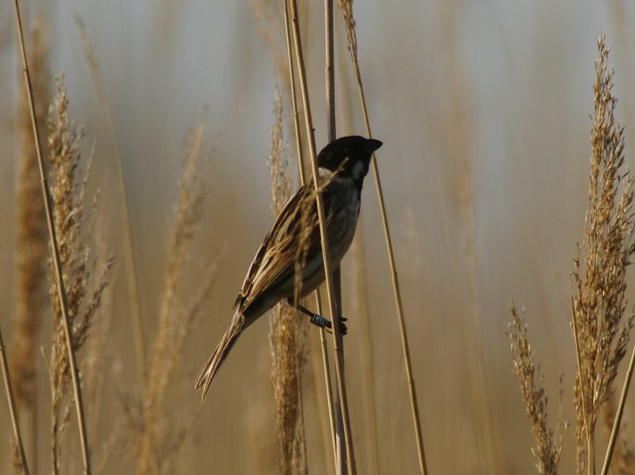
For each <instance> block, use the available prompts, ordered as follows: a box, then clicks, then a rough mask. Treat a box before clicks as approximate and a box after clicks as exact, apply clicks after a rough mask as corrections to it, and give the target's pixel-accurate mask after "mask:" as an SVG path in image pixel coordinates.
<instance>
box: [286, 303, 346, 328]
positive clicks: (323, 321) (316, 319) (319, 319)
mask: <svg viewBox="0 0 635 475" xmlns="http://www.w3.org/2000/svg"><path fill="white" fill-rule="evenodd" d="M287 303H288V304H289V305H291V306H292V307H293V308H295V309H297V310H299V311H300V312H302V313H304V314H305V315H308V316H309V317H311V320H310V321H311V323H312V324H313V325H315V326H318V327H320V328H327V329H328V328H333V324H332V323H331V321H330V320H329V319H328V318H324V317H323V316H322V315H318V314H317V313H313V312H312V311H311V310H309V309H308V308H306V307H304V306H303V305H300V304H296V303H295V302H294V301H293V299H287ZM345 321H346V319H345V318H339V325H340V333H341V334H342V335H346V332H347V328H346V324H345V323H344V322H345Z"/></svg>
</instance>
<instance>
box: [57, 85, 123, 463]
mask: <svg viewBox="0 0 635 475" xmlns="http://www.w3.org/2000/svg"><path fill="white" fill-rule="evenodd" d="M57 91H58V94H57V97H56V98H55V101H54V103H53V105H52V106H51V108H50V112H49V119H48V121H47V125H48V144H49V150H50V155H49V159H50V162H51V167H52V170H51V173H52V179H53V182H52V187H51V197H52V200H53V204H54V208H53V210H54V213H53V214H54V224H55V230H56V237H57V239H58V245H59V262H60V269H61V273H62V278H63V279H64V283H65V289H66V303H67V310H68V321H67V320H66V319H65V318H64V312H63V309H62V305H61V303H60V301H59V300H58V299H56V298H55V294H56V292H57V286H56V285H55V284H54V282H55V279H56V276H55V275H54V274H53V276H52V278H51V282H52V285H51V289H50V293H51V299H52V300H53V312H54V319H53V342H52V348H51V359H50V375H51V391H52V401H53V402H52V404H53V410H52V430H51V451H52V461H53V462H52V463H53V471H54V473H58V472H59V470H60V452H61V447H60V445H59V437H60V435H61V434H62V432H63V431H64V430H65V428H66V426H67V421H68V417H67V415H66V414H67V413H68V414H69V409H70V407H69V406H68V405H67V404H65V400H66V397H65V396H66V395H67V394H68V389H69V387H70V384H71V382H72V380H73V371H76V369H75V368H73V365H72V364H71V358H69V355H68V347H69V345H68V343H67V341H66V339H67V338H69V337H70V338H71V339H72V344H71V345H70V347H72V349H73V351H74V352H75V353H76V352H77V351H78V350H79V349H80V348H81V347H82V345H83V344H84V343H85V342H86V339H87V338H88V336H89V330H90V327H91V324H92V321H93V319H94V318H95V316H96V314H97V310H98V309H99V306H100V305H101V297H102V294H103V292H104V290H105V288H106V286H107V283H106V281H105V274H106V272H107V271H108V269H109V268H110V266H111V260H108V261H107V262H106V263H104V264H103V265H102V268H101V270H100V272H99V274H98V275H97V276H96V277H93V276H92V274H93V272H94V271H95V270H96V265H97V259H96V258H94V257H91V255H90V251H89V246H88V243H89V241H90V239H91V238H92V234H93V224H92V221H93V219H94V207H95V203H96V201H93V204H92V206H91V209H90V210H89V211H88V214H87V215H86V214H85V208H84V205H85V202H86V199H87V183H88V178H89V176H90V169H91V163H92V158H93V155H94V150H93V153H92V154H91V157H90V158H89V160H88V164H87V166H86V170H85V171H84V172H82V170H81V169H80V165H81V152H80V145H81V140H82V137H83V135H84V133H83V131H78V130H77V128H76V125H75V122H74V121H73V122H71V121H70V119H69V117H68V98H67V96H66V89H65V87H64V79H63V76H62V77H61V78H58V79H57ZM91 285H92V286H93V287H94V289H93V290H91V288H90V286H91ZM66 322H68V327H69V328H68V330H69V332H68V334H67V332H66V326H67V325H66ZM77 376H78V377H79V374H78V375H77ZM73 397H76V395H74V396H73ZM71 399H72V398H71ZM84 424H85V422H84Z"/></svg>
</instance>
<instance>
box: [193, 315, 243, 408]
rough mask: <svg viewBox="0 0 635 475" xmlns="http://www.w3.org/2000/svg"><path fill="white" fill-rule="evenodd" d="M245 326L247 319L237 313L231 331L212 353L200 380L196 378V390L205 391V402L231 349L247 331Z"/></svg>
mask: <svg viewBox="0 0 635 475" xmlns="http://www.w3.org/2000/svg"><path fill="white" fill-rule="evenodd" d="M245 326H246V325H245V317H244V316H243V315H241V314H240V313H236V314H235V315H234V318H233V320H232V323H231V325H230V327H229V329H228V330H227V331H226V332H225V334H224V335H223V338H222V339H221V341H220V343H219V344H218V346H217V347H216V349H215V350H214V353H212V356H210V358H209V360H207V363H205V366H203V368H202V369H201V372H200V373H199V375H198V378H196V383H195V388H196V389H201V388H202V389H203V396H202V397H203V400H205V397H206V396H207V392H208V391H209V388H210V386H211V385H212V382H213V381H214V378H215V377H216V374H217V373H218V370H219V369H220V367H221V366H222V364H223V362H224V361H225V359H226V358H227V355H228V354H229V352H230V351H231V349H232V348H233V347H234V344H235V343H236V340H238V337H239V336H240V334H241V333H242V331H243V330H244V329H245Z"/></svg>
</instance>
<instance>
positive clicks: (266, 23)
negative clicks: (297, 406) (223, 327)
mask: <svg viewBox="0 0 635 475" xmlns="http://www.w3.org/2000/svg"><path fill="white" fill-rule="evenodd" d="M254 8H255V10H256V15H257V18H258V19H259V20H260V22H259V25H260V27H261V32H262V35H263V37H264V39H265V41H266V43H267V45H268V46H269V49H270V51H271V53H272V57H273V60H274V63H275V65H276V68H277V69H278V71H279V72H280V74H281V76H282V78H283V84H284V85H285V87H284V91H285V94H287V95H288V96H289V100H290V102H291V104H292V108H293V118H292V119H293V120H292V123H293V129H294V132H295V134H294V136H295V148H296V154H297V159H298V171H299V175H300V184H301V185H302V186H303V185H304V184H305V183H306V172H305V164H304V160H303V151H304V150H303V147H302V136H301V124H300V111H299V105H298V101H297V93H296V78H295V66H294V56H293V39H292V32H291V19H290V15H289V5H288V2H286V1H285V2H284V8H283V13H284V15H283V21H284V33H285V39H286V53H287V63H286V64H285V62H284V59H283V54H282V53H281V47H280V36H281V35H280V30H281V29H282V28H281V27H280V21H279V20H280V15H279V13H280V11H279V5H278V4H276V3H275V2H271V1H270V0H263V1H256V2H255V3H254ZM286 78H288V80H286ZM300 263H301V259H298V261H297V262H296V265H298V264H300ZM298 290H299V287H297V286H296V289H295V291H296V293H297V292H298ZM314 295H315V297H316V306H317V313H318V314H319V315H322V305H321V299H320V295H319V292H315V293H314ZM319 332H320V348H321V351H322V363H323V368H324V374H325V380H326V406H327V407H328V413H329V422H330V425H331V434H332V438H333V441H334V440H335V436H334V434H335V433H334V424H335V423H334V418H333V407H332V396H331V394H332V388H331V382H330V381H331V375H330V369H329V362H328V350H327V347H326V332H325V330H324V329H323V328H320V329H319ZM313 361H317V360H316V359H314V360H313ZM314 374H315V377H316V378H317V377H318V375H319V371H316V372H315V373H314ZM334 453H335V451H334Z"/></svg>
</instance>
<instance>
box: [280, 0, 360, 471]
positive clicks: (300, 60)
mask: <svg viewBox="0 0 635 475" xmlns="http://www.w3.org/2000/svg"><path fill="white" fill-rule="evenodd" d="M289 5H290V13H291V15H290V17H291V23H292V25H293V28H292V31H293V41H294V45H295V53H296V62H297V65H298V76H299V79H300V90H301V93H302V103H303V106H304V111H305V125H306V133H307V138H308V143H309V152H310V156H311V169H312V171H313V180H314V186H315V190H316V203H317V210H318V218H319V222H320V240H321V244H322V258H323V260H324V273H325V276H326V289H327V294H328V301H329V308H330V314H331V316H332V318H333V319H335V320H336V319H337V315H338V311H337V307H336V300H335V286H334V282H333V274H332V271H333V269H331V265H330V262H329V259H328V256H329V252H328V239H327V236H326V221H325V211H324V203H323V201H322V194H321V192H320V184H319V174H318V165H317V153H316V150H315V135H314V130H313V119H312V117H311V108H310V104H309V92H308V87H307V79H306V71H305V67H304V55H303V52H302V41H301V37H300V29H299V26H298V21H297V19H298V9H297V4H296V2H295V0H290V4H289ZM333 352H334V353H335V374H336V376H337V383H338V390H339V396H340V404H341V410H342V422H343V432H344V440H345V443H346V455H347V463H348V469H349V473H350V474H351V475H356V474H357V467H356V464H355V454H354V451H353V437H352V431H351V424H350V414H349V409H348V398H347V394H346V383H345V380H344V355H343V352H342V335H341V333H340V329H339V325H338V324H337V321H334V324H333Z"/></svg>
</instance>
